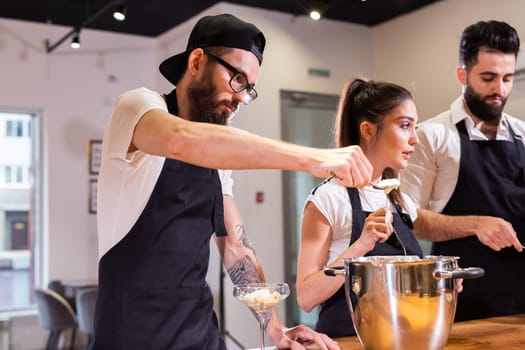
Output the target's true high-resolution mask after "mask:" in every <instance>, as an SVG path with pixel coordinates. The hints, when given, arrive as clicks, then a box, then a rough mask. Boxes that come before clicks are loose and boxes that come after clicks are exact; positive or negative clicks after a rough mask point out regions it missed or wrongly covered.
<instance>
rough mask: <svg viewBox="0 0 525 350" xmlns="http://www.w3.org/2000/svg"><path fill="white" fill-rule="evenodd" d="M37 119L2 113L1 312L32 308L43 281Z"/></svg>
mask: <svg viewBox="0 0 525 350" xmlns="http://www.w3.org/2000/svg"><path fill="white" fill-rule="evenodd" d="M37 130H38V117H37V116H36V115H35V114H31V113H11V112H9V111H7V112H4V111H1V110H0V149H2V150H9V152H0V286H1V287H0V312H1V311H8V310H17V309H24V308H30V307H32V304H33V300H32V292H31V291H32V290H33V287H34V285H35V281H38V280H40V275H41V269H42V266H41V264H40V258H39V257H40V247H41V239H40V235H41V226H40V222H41V220H40V212H41V209H40V198H41V197H40V182H39V179H40V171H39V170H40V169H39V168H38V166H39V164H40V163H39V162H38V157H37V155H38V154H39V152H38V149H39V140H38V139H37V137H33V136H32V135H35V136H38V135H39V133H38V132H37Z"/></svg>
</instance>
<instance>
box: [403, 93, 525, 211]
mask: <svg viewBox="0 0 525 350" xmlns="http://www.w3.org/2000/svg"><path fill="white" fill-rule="evenodd" d="M463 101H464V100H463V97H458V98H457V99H456V100H455V101H454V102H453V103H452V104H451V106H450V110H448V111H446V112H443V113H441V114H439V115H437V116H435V117H433V118H431V119H428V120H425V121H423V122H422V123H420V124H419V125H418V126H417V136H418V138H419V144H418V145H417V146H416V147H415V151H414V154H413V155H412V157H411V158H410V160H409V164H408V167H407V168H406V169H405V170H403V171H402V172H401V191H402V192H403V193H406V194H408V196H409V197H410V198H411V199H412V201H413V202H414V203H416V204H419V207H421V208H425V209H430V210H432V211H434V212H438V213H439V212H441V211H442V210H443V209H444V208H445V206H446V205H447V203H448V201H449V199H450V197H451V196H452V194H453V192H454V189H455V188H456V184H457V181H458V175H459V164H460V153H461V149H460V145H461V144H460V139H459V133H458V130H457V128H456V123H458V122H459V121H461V120H463V119H465V126H466V128H467V132H468V134H469V138H470V140H481V141H487V140H489V139H488V138H487V136H485V135H484V134H483V133H482V132H481V131H480V130H478V129H476V128H475V127H474V122H473V121H472V119H471V118H470V116H469V115H468V114H467V112H466V110H465V107H464V105H463ZM509 124H510V125H511V126H512V129H513V130H514V132H515V133H516V134H517V135H520V136H522V140H523V135H525V122H524V121H522V120H519V119H516V118H513V117H511V116H509V115H508V114H505V113H504V114H503V117H502V118H501V121H500V123H499V126H498V129H497V134H496V140H506V141H509V140H510V141H512V140H513V139H512V135H511V133H510V130H509V128H508V125H509ZM480 161H482V160H481V159H480Z"/></svg>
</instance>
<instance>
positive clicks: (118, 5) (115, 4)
mask: <svg viewBox="0 0 525 350" xmlns="http://www.w3.org/2000/svg"><path fill="white" fill-rule="evenodd" d="M110 9H116V10H115V11H113V17H114V18H115V19H116V20H119V21H123V20H125V19H126V7H125V6H124V4H123V2H122V1H121V0H120V1H110V2H109V3H107V4H106V6H104V7H102V8H101V9H100V10H98V11H97V12H95V13H94V14H93V15H91V16H90V17H89V18H87V19H85V20H84V22H82V23H81V24H80V25H79V26H77V27H75V28H73V29H71V31H69V32H68V33H67V34H66V35H64V36H63V37H62V38H60V39H59V40H58V41H57V42H56V43H54V44H50V43H49V40H48V39H46V41H45V44H46V52H47V53H51V52H52V51H53V50H54V49H56V48H57V47H58V46H60V44H62V43H63V42H64V41H65V40H67V39H68V38H69V37H73V39H72V41H71V47H72V48H79V47H80V38H79V34H80V30H81V29H82V28H84V27H86V26H88V25H89V24H90V23H92V22H94V21H95V20H96V19H97V18H99V17H100V16H101V15H103V14H104V13H106V12H107V11H109V10H110ZM117 13H118V14H117ZM119 15H120V16H119ZM117 17H119V18H117Z"/></svg>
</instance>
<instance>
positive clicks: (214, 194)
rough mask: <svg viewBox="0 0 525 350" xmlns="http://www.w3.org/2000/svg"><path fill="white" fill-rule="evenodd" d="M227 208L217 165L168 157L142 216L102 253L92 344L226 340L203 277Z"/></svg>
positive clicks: (212, 345)
mask: <svg viewBox="0 0 525 350" xmlns="http://www.w3.org/2000/svg"><path fill="white" fill-rule="evenodd" d="M171 95H173V96H172V97H173V98H172V99H171V102H170V98H169V97H168V106H169V110H170V112H171V113H172V114H175V113H176V110H175V108H176V105H174V104H173V100H174V99H175V98H174V94H171ZM223 215H224V213H223V205H222V191H221V184H220V180H219V177H218V174H217V171H216V170H212V169H207V168H202V167H198V166H194V165H191V164H187V163H184V162H180V161H177V160H173V159H166V160H165V163H164V166H163V169H162V172H161V174H160V176H159V179H158V180H157V183H156V185H155V188H154V190H153V192H152V194H151V197H150V198H149V201H148V203H147V205H146V207H145V208H144V211H143V212H142V213H141V215H140V217H139V219H138V220H137V222H136V223H135V225H134V226H133V228H132V229H131V230H130V232H129V233H128V234H127V235H126V236H125V237H124V238H123V239H122V240H121V241H120V242H119V243H117V244H116V245H115V246H114V247H112V248H111V249H110V250H109V251H108V252H107V253H106V254H105V255H104V256H103V257H102V259H101V260H100V263H99V292H98V298H97V306H96V313H95V332H94V337H93V342H92V344H91V349H96V350H120V349H121V350H130V349H131V350H133V349H137V350H146V349H151V350H161V349H170V350H171V349H196V350H197V349H198V350H201V349H217V350H218V349H225V348H226V347H225V344H224V341H223V339H222V338H221V335H220V332H219V329H218V325H217V318H216V315H215V313H214V311H213V297H212V293H211V291H210V288H209V287H208V285H207V283H206V280H205V278H206V272H207V270H208V261H209V245H210V238H211V235H212V233H213V232H216V233H217V235H225V234H226V230H225V228H224V217H223Z"/></svg>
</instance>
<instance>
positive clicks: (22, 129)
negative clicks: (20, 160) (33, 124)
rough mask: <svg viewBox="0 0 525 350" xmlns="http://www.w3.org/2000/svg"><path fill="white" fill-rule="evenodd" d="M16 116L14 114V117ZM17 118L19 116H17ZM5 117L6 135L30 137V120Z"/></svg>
mask: <svg viewBox="0 0 525 350" xmlns="http://www.w3.org/2000/svg"><path fill="white" fill-rule="evenodd" d="M16 117H18V116H17V115H15V117H13V118H16ZM18 118H19V117H18ZM18 118H17V119H5V136H6V137H30V136H31V135H30V130H31V128H30V120H24V119H18Z"/></svg>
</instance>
